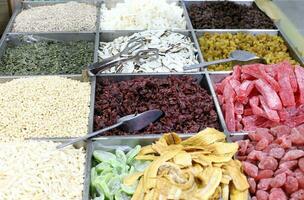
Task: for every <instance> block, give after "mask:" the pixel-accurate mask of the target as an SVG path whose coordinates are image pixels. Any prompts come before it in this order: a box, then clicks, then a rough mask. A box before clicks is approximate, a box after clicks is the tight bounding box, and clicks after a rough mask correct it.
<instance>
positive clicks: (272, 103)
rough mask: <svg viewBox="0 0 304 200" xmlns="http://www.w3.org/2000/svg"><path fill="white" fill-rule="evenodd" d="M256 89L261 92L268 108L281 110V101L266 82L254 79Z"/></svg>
mask: <svg viewBox="0 0 304 200" xmlns="http://www.w3.org/2000/svg"><path fill="white" fill-rule="evenodd" d="M255 87H256V89H257V90H258V91H259V92H260V93H261V94H262V96H263V97H264V98H265V101H266V103H267V105H268V106H269V108H270V109H272V110H281V109H282V103H281V100H280V98H279V96H278V94H277V93H276V92H275V91H274V90H273V89H272V88H271V87H270V85H269V84H267V83H266V82H265V81H263V80H261V79H258V80H256V81H255Z"/></svg>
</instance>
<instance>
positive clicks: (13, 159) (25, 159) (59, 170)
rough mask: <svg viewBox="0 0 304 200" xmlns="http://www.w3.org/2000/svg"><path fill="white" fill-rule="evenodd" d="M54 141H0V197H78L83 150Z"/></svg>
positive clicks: (51, 199) (11, 199)
mask: <svg viewBox="0 0 304 200" xmlns="http://www.w3.org/2000/svg"><path fill="white" fill-rule="evenodd" d="M56 145H57V144H56V143H53V142H44V141H42V142H38V141H13V142H0V199H2V200H29V199H31V200H32V199H33V200H34V199H37V200H38V199H48V200H58V199H60V200H72V199H73V200H80V199H81V198H82V191H83V182H84V163H85V153H84V150H83V149H74V148H73V147H69V148H65V149H63V150H56Z"/></svg>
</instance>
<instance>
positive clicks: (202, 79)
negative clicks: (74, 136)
mask: <svg viewBox="0 0 304 200" xmlns="http://www.w3.org/2000/svg"><path fill="white" fill-rule="evenodd" d="M168 76H191V77H193V78H195V79H196V80H197V83H198V84H199V85H200V86H201V87H202V88H204V89H205V90H207V92H208V94H209V95H211V97H212V99H213V102H214V106H215V111H216V113H217V114H218V123H219V126H220V131H224V130H225V129H224V122H223V118H222V117H220V114H219V113H220V110H219V109H220V106H219V105H218V104H217V101H216V99H215V98H216V97H215V96H214V93H212V88H210V86H211V83H210V79H209V77H208V74H207V73H204V72H201V73H187V74H185V73H157V74H156V73H154V74H152V73H151V74H101V75H98V76H97V77H96V81H95V87H96V84H97V83H98V82H99V81H101V80H105V79H107V80H112V81H114V82H119V81H124V80H131V79H134V78H138V77H153V78H167V77H168ZM94 95H96V93H95V92H94ZM95 99H96V98H94V99H92V100H91V101H93V102H92V105H94V106H95ZM91 115H92V116H90V118H91V119H94V113H93V112H91ZM90 124H92V125H93V124H94V121H91V123H90ZM184 135H188V136H192V135H193V133H189V134H184ZM160 136H161V133H160V134H147V135H145V134H140V135H127V136H102V138H116V139H118V140H119V139H120V138H138V137H141V138H146V137H160Z"/></svg>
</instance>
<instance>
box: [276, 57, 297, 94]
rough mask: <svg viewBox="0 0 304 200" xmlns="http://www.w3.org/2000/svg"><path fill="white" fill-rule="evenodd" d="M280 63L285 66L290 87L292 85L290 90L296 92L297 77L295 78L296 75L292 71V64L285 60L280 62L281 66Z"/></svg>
mask: <svg viewBox="0 0 304 200" xmlns="http://www.w3.org/2000/svg"><path fill="white" fill-rule="evenodd" d="M282 65H284V66H285V70H286V71H287V72H288V74H289V80H290V84H291V87H292V91H293V92H296V91H297V90H298V83H297V78H296V75H295V73H294V70H293V67H292V65H291V64H290V63H289V62H287V61H284V62H282V63H281V66H282ZM301 68H302V67H301Z"/></svg>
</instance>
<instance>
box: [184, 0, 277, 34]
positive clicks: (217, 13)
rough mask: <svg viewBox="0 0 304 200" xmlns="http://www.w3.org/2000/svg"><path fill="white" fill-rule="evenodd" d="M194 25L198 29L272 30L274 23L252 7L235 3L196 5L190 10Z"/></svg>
mask: <svg viewBox="0 0 304 200" xmlns="http://www.w3.org/2000/svg"><path fill="white" fill-rule="evenodd" d="M188 12H189V16H190V19H191V22H192V25H193V27H194V28H196V29H206V28H215V29H216V28H227V29H229V28H231V29H239V28H245V29H252V28H256V29H272V28H274V25H273V22H272V21H271V19H270V18H269V17H267V15H265V14H264V13H263V12H262V11H261V10H259V9H258V8H257V6H256V5H255V4H254V5H252V6H247V5H241V4H237V3H234V2H229V1H225V2H202V3H195V4H193V5H191V6H190V8H189V9H188Z"/></svg>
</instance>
